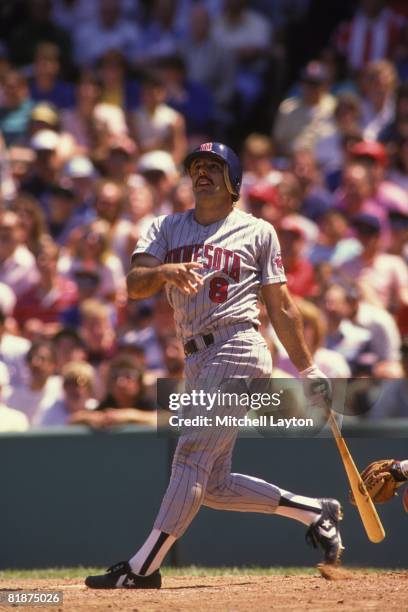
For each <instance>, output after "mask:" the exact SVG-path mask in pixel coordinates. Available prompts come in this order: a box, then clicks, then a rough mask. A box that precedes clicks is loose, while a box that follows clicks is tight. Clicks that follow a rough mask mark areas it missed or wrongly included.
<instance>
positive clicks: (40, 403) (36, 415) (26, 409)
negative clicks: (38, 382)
mask: <svg viewBox="0 0 408 612" xmlns="http://www.w3.org/2000/svg"><path fill="white" fill-rule="evenodd" d="M62 393H63V390H62V379H61V377H60V376H50V377H49V378H48V380H47V382H46V383H45V385H44V387H43V388H42V389H40V390H35V391H33V390H32V389H30V387H29V386H28V385H22V386H19V387H16V388H14V389H13V390H12V392H11V394H10V396H9V397H8V399H7V404H8V405H9V406H10V407H11V408H16V410H20V411H21V412H23V413H24V414H25V415H26V416H27V418H28V420H29V422H30V425H32V426H35V425H37V422H38V421H39V420H40V419H41V415H42V413H43V412H45V411H46V410H48V408H49V407H50V406H51V405H52V404H54V403H55V402H56V401H57V399H60V398H61V397H62Z"/></svg>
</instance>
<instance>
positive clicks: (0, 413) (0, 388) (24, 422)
mask: <svg viewBox="0 0 408 612" xmlns="http://www.w3.org/2000/svg"><path fill="white" fill-rule="evenodd" d="M9 382H10V380H9V375H8V371H7V368H6V366H5V365H4V363H1V361H0V433H4V432H10V431H13V432H20V431H27V429H28V428H29V426H30V425H29V422H28V419H27V417H26V415H25V414H24V413H23V412H21V411H20V410H15V408H10V407H9V406H7V404H6V403H4V402H3V396H4V390H5V389H7V388H8V385H9Z"/></svg>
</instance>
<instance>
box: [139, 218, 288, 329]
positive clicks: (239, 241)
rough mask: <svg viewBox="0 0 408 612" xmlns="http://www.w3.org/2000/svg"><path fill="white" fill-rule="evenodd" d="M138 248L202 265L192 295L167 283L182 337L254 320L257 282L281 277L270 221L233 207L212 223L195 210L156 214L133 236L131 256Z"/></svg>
mask: <svg viewBox="0 0 408 612" xmlns="http://www.w3.org/2000/svg"><path fill="white" fill-rule="evenodd" d="M140 253H148V254H149V255H153V256H154V257H156V258H157V259H158V260H159V261H160V262H161V263H186V262H190V261H197V262H199V263H201V264H202V265H203V269H202V270H199V273H200V274H202V275H203V276H204V283H203V285H202V286H201V287H200V289H199V291H198V293H197V294H195V295H186V294H184V293H183V292H181V291H180V290H179V289H177V288H176V287H175V286H173V285H168V284H167V285H166V292H167V297H168V300H169V303H170V305H171V306H172V307H173V309H174V319H175V323H176V327H177V331H178V334H179V336H180V337H181V338H182V340H183V341H186V340H188V339H189V338H191V337H193V336H195V335H197V334H207V333H209V332H212V331H215V330H216V329H219V328H220V327H223V326H228V325H234V324H236V323H249V324H254V325H258V324H259V319H258V316H259V308H258V305H257V301H258V295H259V290H260V288H261V286H263V285H270V284H273V283H282V282H286V277H285V272H284V269H283V265H282V258H281V253H280V246H279V241H278V237H277V235H276V232H275V230H274V228H273V227H272V225H270V223H267V222H266V221H264V220H262V219H257V218H255V217H254V216H252V215H250V214H247V213H244V212H242V211H240V210H237V209H233V210H232V212H231V213H230V214H229V215H228V216H227V217H226V218H224V219H221V220H219V221H216V222H215V223H212V224H211V225H201V224H200V223H198V222H197V221H196V220H195V218H194V210H189V211H187V212H183V213H176V214H173V215H167V216H161V217H157V218H156V219H155V220H154V221H153V223H152V224H151V226H150V227H149V229H148V230H147V232H146V233H145V234H144V235H142V236H141V237H140V238H139V240H138V243H137V246H136V248H135V250H134V253H133V255H136V254H140Z"/></svg>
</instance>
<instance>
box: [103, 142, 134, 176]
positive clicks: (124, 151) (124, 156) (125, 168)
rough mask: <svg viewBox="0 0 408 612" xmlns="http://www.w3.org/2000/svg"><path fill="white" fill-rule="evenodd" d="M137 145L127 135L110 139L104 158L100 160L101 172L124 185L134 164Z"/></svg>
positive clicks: (132, 170)
mask: <svg viewBox="0 0 408 612" xmlns="http://www.w3.org/2000/svg"><path fill="white" fill-rule="evenodd" d="M136 158H137V147H136V145H135V143H134V141H133V140H132V139H131V138H129V137H128V136H125V135H123V136H115V137H112V138H111V139H110V142H109V144H108V150H107V152H106V158H105V159H104V160H101V169H102V174H103V175H104V176H106V177H107V178H108V179H111V180H112V181H116V182H118V183H122V184H123V185H126V184H127V183H128V181H129V178H130V177H131V176H132V174H133V173H134V170H135V166H136Z"/></svg>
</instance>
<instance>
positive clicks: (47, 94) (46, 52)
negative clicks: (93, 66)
mask: <svg viewBox="0 0 408 612" xmlns="http://www.w3.org/2000/svg"><path fill="white" fill-rule="evenodd" d="M60 71H61V66H60V50H59V48H58V46H57V45H56V44H53V43H49V42H43V43H40V44H39V45H38V46H37V47H36V49H35V53H34V61H33V76H32V78H31V79H30V80H29V87H30V94H31V98H32V99H33V100H35V101H38V102H50V103H51V104H54V105H55V107H56V108H58V109H62V108H72V107H73V106H74V103H75V98H74V90H73V87H72V85H71V84H70V83H67V82H66V81H64V80H62V79H61V77H60Z"/></svg>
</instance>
